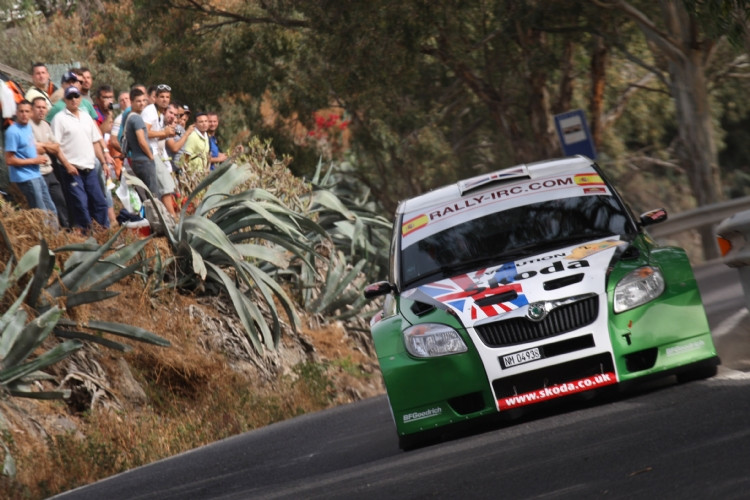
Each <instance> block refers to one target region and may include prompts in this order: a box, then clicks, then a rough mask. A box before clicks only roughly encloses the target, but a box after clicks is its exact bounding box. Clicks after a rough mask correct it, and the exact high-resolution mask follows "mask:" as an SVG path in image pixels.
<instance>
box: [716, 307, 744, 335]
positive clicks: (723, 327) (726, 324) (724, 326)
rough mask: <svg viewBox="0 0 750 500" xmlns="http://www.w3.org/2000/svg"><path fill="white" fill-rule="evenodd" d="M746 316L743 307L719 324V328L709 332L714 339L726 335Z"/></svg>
mask: <svg viewBox="0 0 750 500" xmlns="http://www.w3.org/2000/svg"><path fill="white" fill-rule="evenodd" d="M747 315H748V312H747V308H745V307H743V308H742V309H740V310H739V311H737V312H736V313H734V314H733V315H731V316H730V317H728V318H727V319H725V320H724V321H722V322H721V323H719V326H717V327H716V328H714V329H713V330H711V333H712V334H713V336H714V337H716V338H718V337H721V336H723V335H726V334H727V333H730V332H732V331H733V330H734V329H735V328H736V327H737V325H739V324H740V323H741V322H742V320H744V319H745V318H746V317H747Z"/></svg>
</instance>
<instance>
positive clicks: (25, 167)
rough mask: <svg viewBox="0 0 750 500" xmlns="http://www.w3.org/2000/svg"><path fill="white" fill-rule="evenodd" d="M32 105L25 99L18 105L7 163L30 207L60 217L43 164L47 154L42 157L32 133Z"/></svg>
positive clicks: (8, 142) (8, 136)
mask: <svg viewBox="0 0 750 500" xmlns="http://www.w3.org/2000/svg"><path fill="white" fill-rule="evenodd" d="M30 121H31V103H30V102H29V101H27V100H25V99H24V100H23V101H21V102H20V103H18V105H17V106H16V121H15V122H14V123H13V124H12V125H11V126H10V127H8V129H7V130H6V131H5V164H6V165H8V167H9V168H8V173H9V177H10V182H15V183H16V185H17V186H18V189H20V191H21V193H23V195H24V197H25V198H26V201H27V202H28V204H29V208H41V209H42V210H48V211H50V212H52V213H53V214H55V216H57V209H56V208H55V204H54V203H53V202H52V197H50V195H49V190H48V189H47V184H46V183H45V182H44V178H43V177H42V174H41V172H40V171H39V165H41V164H42V163H46V162H47V160H48V158H47V155H45V154H42V155H39V153H38V152H37V149H36V143H35V142H34V135H33V131H32V130H31V125H29V122H30Z"/></svg>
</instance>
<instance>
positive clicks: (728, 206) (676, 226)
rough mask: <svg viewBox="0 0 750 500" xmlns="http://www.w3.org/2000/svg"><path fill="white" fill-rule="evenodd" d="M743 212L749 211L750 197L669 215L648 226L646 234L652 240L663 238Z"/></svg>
mask: <svg viewBox="0 0 750 500" xmlns="http://www.w3.org/2000/svg"><path fill="white" fill-rule="evenodd" d="M744 210H750V196H745V197H743V198H735V199H733V200H729V201H723V202H721V203H716V204H714V205H706V206H703V207H698V208H694V209H692V210H686V211H685V212H680V213H679V214H675V215H672V214H669V218H668V219H667V220H665V221H664V222H662V223H660V224H656V225H654V226H649V228H648V232H649V234H650V235H651V236H653V237H654V238H665V237H667V236H671V235H673V234H677V233H681V232H683V231H689V230H691V229H697V228H699V227H703V226H708V225H713V224H717V223H719V222H721V221H722V220H724V219H726V218H727V217H730V216H732V215H734V214H736V213H737V212H742V211H744Z"/></svg>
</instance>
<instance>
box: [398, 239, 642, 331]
mask: <svg viewBox="0 0 750 500" xmlns="http://www.w3.org/2000/svg"><path fill="white" fill-rule="evenodd" d="M626 246H627V242H626V241H623V240H622V239H620V237H618V236H611V237H608V238H606V239H597V240H592V241H590V242H586V243H585V244H576V245H572V246H570V247H564V248H560V249H556V250H553V251H549V252H543V253H540V254H537V255H532V256H528V257H524V258H523V259H519V260H514V261H510V262H505V263H502V264H500V265H494V266H491V267H486V268H481V269H477V270H475V271H472V272H469V273H466V274H460V275H456V276H453V277H451V278H447V279H443V280H440V281H435V282H433V283H429V284H426V285H421V286H419V287H416V288H412V289H410V290H407V291H405V292H404V293H403V294H402V295H403V297H405V298H408V299H410V300H415V301H418V302H424V303H426V304H430V305H433V306H435V307H437V308H440V309H445V310H448V311H451V312H453V313H455V314H456V315H457V316H458V317H459V319H460V320H461V321H462V323H463V324H464V326H466V327H472V326H474V325H475V324H477V323H485V322H490V321H497V320H498V319H500V318H501V317H513V316H519V315H523V314H526V311H527V309H528V305H529V304H536V303H545V302H550V303H554V301H559V300H565V299H568V298H571V297H578V296H581V295H586V294H591V293H595V294H602V293H604V292H605V287H606V274H607V269H608V268H609V267H610V263H611V261H612V258H613V256H614V254H615V252H617V251H618V249H620V250H622V249H624V248H625V247H626Z"/></svg>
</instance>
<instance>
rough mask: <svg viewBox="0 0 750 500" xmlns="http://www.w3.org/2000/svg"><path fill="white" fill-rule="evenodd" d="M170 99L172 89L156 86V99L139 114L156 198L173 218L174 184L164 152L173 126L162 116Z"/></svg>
mask: <svg viewBox="0 0 750 500" xmlns="http://www.w3.org/2000/svg"><path fill="white" fill-rule="evenodd" d="M171 98H172V88H171V87H170V86H169V85H164V84H162V85H157V86H156V97H155V98H154V102H153V104H149V105H148V106H146V108H145V109H144V110H143V112H142V113H141V118H143V122H144V123H145V124H146V130H147V131H148V141H149V146H150V147H151V152H152V153H153V156H154V163H155V164H156V180H157V183H158V185H159V192H158V193H157V196H159V198H161V201H162V203H164V206H165V207H166V208H167V212H169V214H170V215H172V216H173V217H174V216H176V215H177V205H176V203H175V200H174V194H175V183H174V179H173V178H172V164H171V162H170V159H169V156H168V154H167V151H166V147H165V145H164V142H165V141H166V139H168V138H170V137H174V135H175V130H174V126H172V125H167V124H166V123H165V120H164V115H165V113H166V112H167V108H168V107H169V102H170V100H171Z"/></svg>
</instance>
